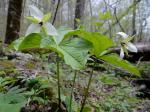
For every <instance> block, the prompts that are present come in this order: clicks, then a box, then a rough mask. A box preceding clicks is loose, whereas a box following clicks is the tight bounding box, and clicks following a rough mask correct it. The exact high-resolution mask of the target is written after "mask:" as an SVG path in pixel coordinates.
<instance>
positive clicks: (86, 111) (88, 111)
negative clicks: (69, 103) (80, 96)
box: [78, 106, 93, 112]
mask: <svg viewBox="0 0 150 112" xmlns="http://www.w3.org/2000/svg"><path fill="white" fill-rule="evenodd" d="M78 112H80V109H78ZM82 112H93V109H92V107H90V106H85V107H84V108H83V111H82Z"/></svg>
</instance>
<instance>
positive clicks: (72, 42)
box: [0, 6, 140, 112]
mask: <svg viewBox="0 0 150 112" xmlns="http://www.w3.org/2000/svg"><path fill="white" fill-rule="evenodd" d="M30 9H31V10H30V11H31V17H28V18H27V19H29V20H30V21H31V22H32V24H31V25H30V26H29V28H28V30H27V33H26V36H24V37H20V38H19V39H18V40H16V41H14V42H13V43H12V44H11V46H12V47H13V48H14V49H15V50H17V51H21V52H27V51H38V52H40V51H42V53H43V54H44V51H50V52H49V53H52V52H54V53H55V54H56V55H55V57H56V58H55V63H56V70H55V72H56V75H57V76H56V77H57V78H56V79H57V88H58V91H57V92H56V94H58V95H57V96H56V97H57V98H58V103H56V104H54V103H51V105H52V108H53V107H55V106H56V107H57V109H55V108H54V110H53V111H58V112H59V111H60V112H61V111H63V109H62V108H66V109H67V111H68V112H73V111H78V112H91V111H92V109H91V108H90V107H88V105H89V104H86V102H87V98H88V95H89V89H90V85H91V84H92V83H91V82H92V78H93V75H94V69H91V70H90V75H89V80H88V81H87V87H86V88H85V91H84V95H83V96H84V97H83V98H82V102H80V103H81V106H80V105H77V106H76V109H74V108H75V107H74V106H75V100H74V98H73V93H74V89H71V90H70V91H71V95H70V96H68V97H63V96H62V89H61V88H63V87H62V86H61V81H62V80H61V76H60V74H61V72H60V67H61V66H60V64H61V63H62V61H64V63H65V64H66V65H69V66H70V68H71V69H72V71H74V76H73V77H72V78H73V80H72V83H73V84H72V88H74V86H75V84H76V82H75V81H76V77H77V76H78V73H79V72H80V71H82V70H86V69H87V61H88V60H92V61H93V68H94V67H95V66H96V65H97V64H98V63H97V62H95V60H93V59H91V58H90V57H91V56H95V57H96V58H97V59H98V60H100V61H102V62H104V63H107V64H109V65H111V66H114V67H117V68H119V69H122V70H125V71H127V72H129V73H131V74H133V75H136V76H137V77H139V76H140V72H139V70H138V69H137V67H136V66H133V65H132V64H131V63H129V62H128V61H126V60H124V59H122V58H120V57H119V56H118V54H116V53H112V52H111V50H110V49H111V48H113V47H116V46H117V45H116V43H115V42H114V41H113V40H112V39H110V38H109V37H107V36H105V35H103V34H100V33H99V32H87V31H85V30H83V29H76V30H72V29H70V28H66V27H60V28H58V29H55V28H54V26H52V25H51V24H50V23H49V22H47V21H48V20H49V19H50V14H46V15H43V14H42V13H41V12H40V11H39V9H37V8H36V7H34V6H30ZM38 12H40V13H38ZM39 14H40V15H39ZM35 26H37V27H35ZM45 53H46V52H45ZM68 75H69V74H68ZM40 78H41V79H39V78H33V79H30V80H28V81H30V83H28V85H30V86H31V88H28V89H29V90H30V92H28V93H26V94H24V95H22V92H23V90H22V89H19V88H18V87H13V88H11V89H10V90H8V91H7V92H4V93H1V94H0V102H4V104H3V105H5V104H7V106H9V107H11V106H12V104H13V105H14V106H15V107H16V108H17V107H22V105H23V104H25V103H26V104H27V103H29V102H30V101H29V99H28V100H27V99H26V98H27V97H25V96H30V97H28V98H30V100H31V99H34V101H36V100H38V101H39V102H41V103H43V104H46V103H47V102H48V100H52V99H51V97H50V96H51V95H52V94H51V92H50V94H46V93H47V92H48V91H49V89H48V88H50V87H51V86H50V83H48V82H49V80H50V78H48V80H46V82H47V83H46V84H43V85H44V86H43V85H42V84H41V83H43V82H42V79H43V78H42V77H40ZM113 78H114V77H113ZM113 78H111V76H110V77H107V78H106V79H105V77H101V79H102V80H103V81H104V82H105V81H106V83H107V81H108V83H111V80H112V79H113ZM114 80H115V78H114ZM116 83H117V82H116ZM110 85H111V84H110ZM34 86H35V88H36V90H35V89H34ZM52 88H55V87H53V86H52ZM44 90H46V93H45V92H43V91H44ZM41 91H42V93H43V96H44V93H45V96H44V98H43V99H41V94H42V93H41ZM119 91H120V90H119V89H117V90H116V92H118V94H119ZM125 91H126V90H125ZM12 94H13V95H12ZM115 94H116V93H114V94H112V95H108V96H107V97H108V99H105V100H104V102H105V103H104V105H105V106H104V107H103V106H102V105H101V103H102V102H97V103H99V105H98V107H95V108H97V112H101V110H104V111H112V109H113V108H114V107H115V108H120V107H119V106H118V105H119V104H118V103H116V104H114V103H113V104H112V102H114V101H115V100H117V101H120V99H124V97H125V96H122V95H120V96H117V98H116V99H115V100H114V99H111V98H113V97H116V96H115ZM120 94H121V93H120ZM16 95H17V96H18V97H17V98H16ZM8 96H11V97H12V98H9V97H8ZM39 96H40V97H39ZM5 97H7V98H9V99H12V100H13V101H14V102H13V101H11V100H10V101H9V100H8V99H5V100H6V101H4V99H3V98H5ZM63 101H64V102H65V105H66V107H65V106H64V107H62V105H63V103H64V102H63ZM117 101H116V102H117ZM5 102H6V103H5ZM47 104H48V103H47ZM110 104H111V105H110ZM27 105H29V104H27ZM0 106H1V105H0ZM96 106H97V105H96ZM3 107H4V108H5V107H6V106H3ZM128 107H130V105H128V104H127V105H126V103H125V104H124V105H123V108H125V109H124V110H123V111H126V112H127V111H128V109H127V108H128ZM121 108H122V107H121ZM113 111H114V110H113ZM2 112H3V111H2ZM5 112H8V111H7V110H5ZM13 112H18V110H14V111H13Z"/></svg>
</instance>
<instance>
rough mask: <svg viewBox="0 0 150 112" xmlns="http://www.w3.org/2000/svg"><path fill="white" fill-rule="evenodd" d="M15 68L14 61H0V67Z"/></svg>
mask: <svg viewBox="0 0 150 112" xmlns="http://www.w3.org/2000/svg"><path fill="white" fill-rule="evenodd" d="M10 68H15V63H14V62H12V61H8V60H3V61H0V69H10Z"/></svg>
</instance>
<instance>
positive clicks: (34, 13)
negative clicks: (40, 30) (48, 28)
mask: <svg viewBox="0 0 150 112" xmlns="http://www.w3.org/2000/svg"><path fill="white" fill-rule="evenodd" d="M29 10H30V15H31V16H33V17H35V18H36V19H38V20H39V21H41V20H42V18H43V16H44V14H43V12H41V11H40V10H39V9H38V8H37V7H35V6H33V5H30V6H29Z"/></svg>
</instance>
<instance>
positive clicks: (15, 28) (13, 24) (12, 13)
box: [5, 0, 23, 44]
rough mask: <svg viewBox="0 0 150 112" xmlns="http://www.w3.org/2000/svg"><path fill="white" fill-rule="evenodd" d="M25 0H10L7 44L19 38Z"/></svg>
mask: <svg viewBox="0 0 150 112" xmlns="http://www.w3.org/2000/svg"><path fill="white" fill-rule="evenodd" d="M22 4H23V0H9V6H8V13H7V28H6V35H5V43H6V44H10V43H11V42H12V41H14V40H15V39H17V38H19V32H20V24H21V14H22V6H23V5H22Z"/></svg>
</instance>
